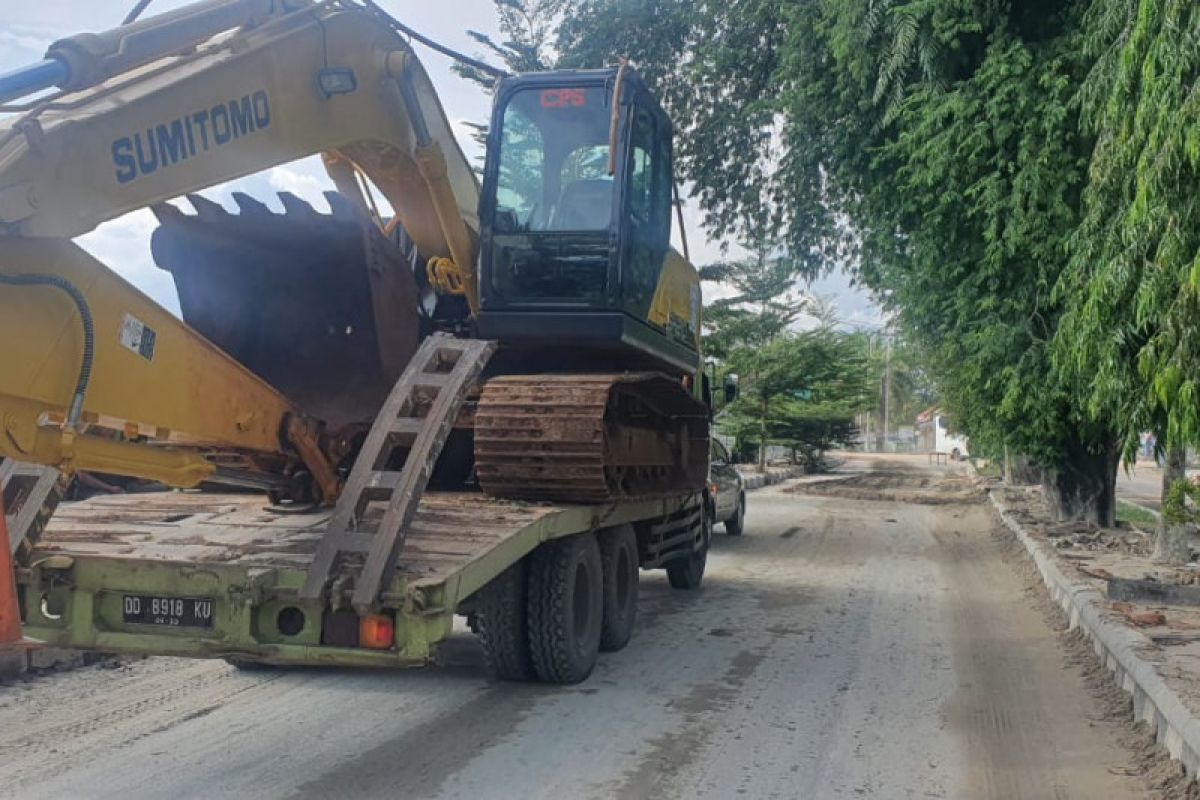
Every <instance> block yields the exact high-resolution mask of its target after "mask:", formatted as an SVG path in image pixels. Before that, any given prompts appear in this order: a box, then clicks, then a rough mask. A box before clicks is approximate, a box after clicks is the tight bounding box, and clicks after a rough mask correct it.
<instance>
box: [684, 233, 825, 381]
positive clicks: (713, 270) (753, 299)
mask: <svg viewBox="0 0 1200 800" xmlns="http://www.w3.org/2000/svg"><path fill="white" fill-rule="evenodd" d="M745 249H746V250H748V251H749V253H750V255H748V256H746V257H745V258H739V259H732V260H729V261H723V262H719V263H716V264H710V265H708V266H706V267H703V268H702V269H701V270H700V277H701V279H702V280H704V281H708V282H712V283H718V284H721V285H723V286H724V287H726V289H728V290H731V291H732V292H733V294H732V295H730V296H728V297H722V298H719V299H717V300H714V301H713V302H711V303H708V304H707V305H706V306H705V307H704V327H705V332H706V334H707V336H706V338H705V345H704V346H705V353H706V355H708V356H710V357H712V358H716V359H729V358H730V357H731V355H732V354H733V353H735V352H736V351H737V350H739V349H741V348H750V347H757V346H759V345H761V344H763V343H765V342H768V341H770V340H772V339H774V338H775V337H777V336H779V335H780V334H782V333H783V332H784V331H786V330H787V329H788V327H789V326H791V325H792V324H793V323H794V322H795V321H796V320H797V319H798V318H799V317H800V315H801V314H802V313H804V311H805V310H806V309H807V308H808V306H809V302H808V299H807V298H806V297H804V295H803V294H800V293H799V292H798V291H797V290H796V279H797V274H798V268H797V265H796V262H795V260H794V259H792V258H790V257H789V256H788V255H786V254H781V253H779V252H778V251H777V249H776V248H773V247H772V246H770V245H769V244H767V243H764V242H756V243H750V244H748V245H746V246H745Z"/></svg>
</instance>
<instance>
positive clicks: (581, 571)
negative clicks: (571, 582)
mask: <svg viewBox="0 0 1200 800" xmlns="http://www.w3.org/2000/svg"><path fill="white" fill-rule="evenodd" d="M591 595H592V576H591V575H590V574H589V573H588V568H587V565H586V564H582V563H581V564H579V565H578V566H576V567H575V591H574V596H573V597H572V600H573V601H574V604H575V608H574V615H573V616H574V622H575V642H576V643H577V644H580V643H582V642H583V641H584V640H585V639H586V638H587V631H588V626H589V624H590V622H591V616H592V602H591V599H592V598H591Z"/></svg>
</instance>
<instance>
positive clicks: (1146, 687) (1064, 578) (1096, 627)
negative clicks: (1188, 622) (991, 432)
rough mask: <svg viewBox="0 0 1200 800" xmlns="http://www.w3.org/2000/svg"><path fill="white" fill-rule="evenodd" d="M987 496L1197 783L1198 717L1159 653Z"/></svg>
mask: <svg viewBox="0 0 1200 800" xmlns="http://www.w3.org/2000/svg"><path fill="white" fill-rule="evenodd" d="M988 497H989V498H990V500H991V502H992V504H993V505H994V506H995V508H996V510H997V511H998V512H999V514H1000V519H1001V520H1002V522H1003V523H1004V525H1005V526H1006V527H1007V528H1008V529H1009V530H1010V531H1012V533H1013V535H1014V536H1015V537H1016V538H1017V540H1018V541H1019V542H1020V543H1021V545H1022V546H1023V547H1024V548H1025V550H1026V551H1027V552H1028V554H1029V556H1030V558H1031V559H1032V560H1033V562H1034V564H1035V565H1036V567H1037V569H1038V572H1039V573H1040V574H1041V577H1042V580H1043V582H1044V583H1045V585H1046V587H1047V588H1048V589H1049V592H1050V595H1051V597H1052V598H1053V600H1054V601H1055V602H1056V603H1057V604H1058V605H1059V606H1061V607H1062V609H1063V611H1064V613H1065V614H1066V615H1067V618H1068V620H1069V625H1070V627H1071V629H1072V630H1075V629H1078V630H1080V631H1081V632H1082V633H1083V634H1084V635H1085V636H1086V637H1087V638H1088V640H1089V641H1090V644H1091V646H1092V649H1093V650H1094V651H1095V654H1096V656H1097V657H1098V658H1099V660H1100V661H1101V663H1102V664H1103V665H1104V667H1105V668H1106V669H1107V670H1108V671H1109V672H1110V673H1111V674H1112V679H1113V681H1114V683H1115V684H1116V685H1117V686H1119V687H1121V688H1122V689H1123V690H1124V691H1125V692H1127V693H1129V694H1130V695H1131V696H1132V701H1133V715H1134V718H1135V720H1136V721H1141V722H1145V723H1146V724H1147V725H1148V726H1149V728H1150V729H1151V730H1152V731H1153V732H1154V734H1155V738H1156V739H1157V741H1158V742H1159V744H1161V745H1162V746H1163V747H1164V748H1165V749H1166V751H1167V752H1168V753H1169V755H1170V757H1171V758H1172V759H1175V760H1177V761H1179V762H1180V763H1181V764H1182V766H1183V768H1184V769H1185V770H1186V772H1187V774H1188V775H1189V776H1191V778H1192V779H1193V780H1194V779H1195V777H1196V775H1197V772H1198V771H1200V718H1198V715H1197V714H1196V713H1195V712H1194V711H1193V710H1192V709H1191V708H1189V706H1188V704H1187V703H1186V702H1185V701H1184V697H1183V696H1182V694H1181V693H1180V692H1178V691H1176V688H1175V687H1172V686H1171V685H1169V683H1168V681H1167V680H1166V678H1165V677H1164V676H1163V675H1162V674H1160V666H1161V665H1162V663H1163V660H1162V659H1161V658H1158V659H1157V660H1158V663H1156V661H1153V660H1150V658H1147V657H1146V656H1152V657H1160V656H1161V648H1160V647H1158V646H1157V645H1156V644H1155V643H1154V641H1153V640H1151V639H1150V638H1149V637H1148V636H1147V635H1146V634H1144V633H1142V632H1141V631H1139V630H1136V629H1133V628H1131V627H1129V626H1128V625H1126V624H1125V623H1123V622H1118V621H1115V620H1113V619H1110V618H1109V617H1108V616H1107V613H1108V604H1107V601H1106V598H1105V596H1104V594H1103V593H1102V592H1101V591H1100V590H1099V589H1098V588H1096V587H1095V586H1094V585H1092V584H1091V583H1089V582H1088V581H1086V580H1084V579H1082V578H1079V579H1075V578H1072V577H1068V575H1067V573H1066V572H1064V570H1063V568H1062V563H1061V561H1060V559H1059V558H1058V557H1057V554H1055V553H1054V552H1053V550H1052V548H1050V547H1048V546H1047V545H1046V544H1045V543H1043V542H1041V541H1039V540H1038V539H1036V538H1035V537H1034V536H1033V535H1031V533H1030V531H1028V530H1027V529H1026V527H1025V526H1024V525H1023V524H1022V523H1021V521H1019V520H1018V518H1017V517H1016V516H1015V515H1014V514H1013V513H1012V509H1011V508H1010V507H1009V505H1008V504H1007V503H1006V502H1005V499H1004V498H1003V496H1002V493H1001V492H999V491H996V490H991V491H989V492H988ZM1194 789H1195V787H1194V784H1193V787H1192V790H1193V791H1194Z"/></svg>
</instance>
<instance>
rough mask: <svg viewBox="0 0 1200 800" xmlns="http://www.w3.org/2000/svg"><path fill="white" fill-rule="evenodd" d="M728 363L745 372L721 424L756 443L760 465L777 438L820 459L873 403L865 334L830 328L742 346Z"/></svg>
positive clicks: (850, 431) (785, 444)
mask: <svg viewBox="0 0 1200 800" xmlns="http://www.w3.org/2000/svg"><path fill="white" fill-rule="evenodd" d="M729 366H730V367H731V368H733V369H735V370H737V372H738V374H739V376H741V378H742V381H741V393H740V396H739V397H738V399H737V400H736V401H735V402H734V403H733V405H732V406H730V407H729V408H727V409H726V415H725V416H723V417H722V418H721V419H719V420H718V423H719V425H720V426H721V427H722V428H723V429H724V430H725V431H726V432H727V433H731V434H733V435H734V436H735V437H736V438H737V439H738V440H739V441H744V440H754V441H756V445H757V450H758V460H759V467H760V468H764V467H765V466H766V453H767V445H768V444H771V443H775V444H781V445H784V446H787V447H791V448H793V450H795V451H799V452H801V453H803V454H804V455H805V456H806V458H808V459H809V460H810V461H816V460H817V458H818V457H819V454H820V453H821V452H823V451H824V450H826V449H828V448H829V446H830V445H831V444H832V443H833V442H837V441H841V442H844V441H846V440H847V439H848V438H850V435H851V434H852V432H853V431H854V416H855V415H856V414H858V413H859V412H860V411H862V410H863V409H864V408H867V407H869V404H870V402H871V400H870V394H871V385H872V381H871V377H870V375H869V373H868V369H867V357H866V352H865V351H864V350H863V347H862V340H861V339H860V338H858V337H854V336H852V335H850V334H846V333H843V332H841V331H837V330H835V329H834V328H832V327H826V326H822V327H818V328H814V329H811V330H807V331H802V332H798V333H797V332H792V331H788V332H785V333H782V334H780V335H778V336H776V337H775V338H774V339H771V340H770V341H768V342H765V343H763V344H761V345H760V346H758V347H754V348H741V349H739V350H737V351H735V353H734V355H733V357H732V358H731V360H730V361H729Z"/></svg>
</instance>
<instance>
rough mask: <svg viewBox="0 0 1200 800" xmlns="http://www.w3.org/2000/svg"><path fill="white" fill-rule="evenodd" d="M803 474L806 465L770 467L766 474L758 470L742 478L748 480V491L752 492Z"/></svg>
mask: <svg viewBox="0 0 1200 800" xmlns="http://www.w3.org/2000/svg"><path fill="white" fill-rule="evenodd" d="M803 474H804V467H777V468H771V467H768V468H767V472H766V474H765V475H764V474H762V473H758V472H756V473H753V474H751V475H743V476H742V478H743V479H745V481H746V491H748V492H752V491H754V490H755V489H761V488H763V487H764V486H773V485H775V484H777V483H782V482H783V481H786V480H791V479H792V478H798V477H800V476H801V475H803Z"/></svg>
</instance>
